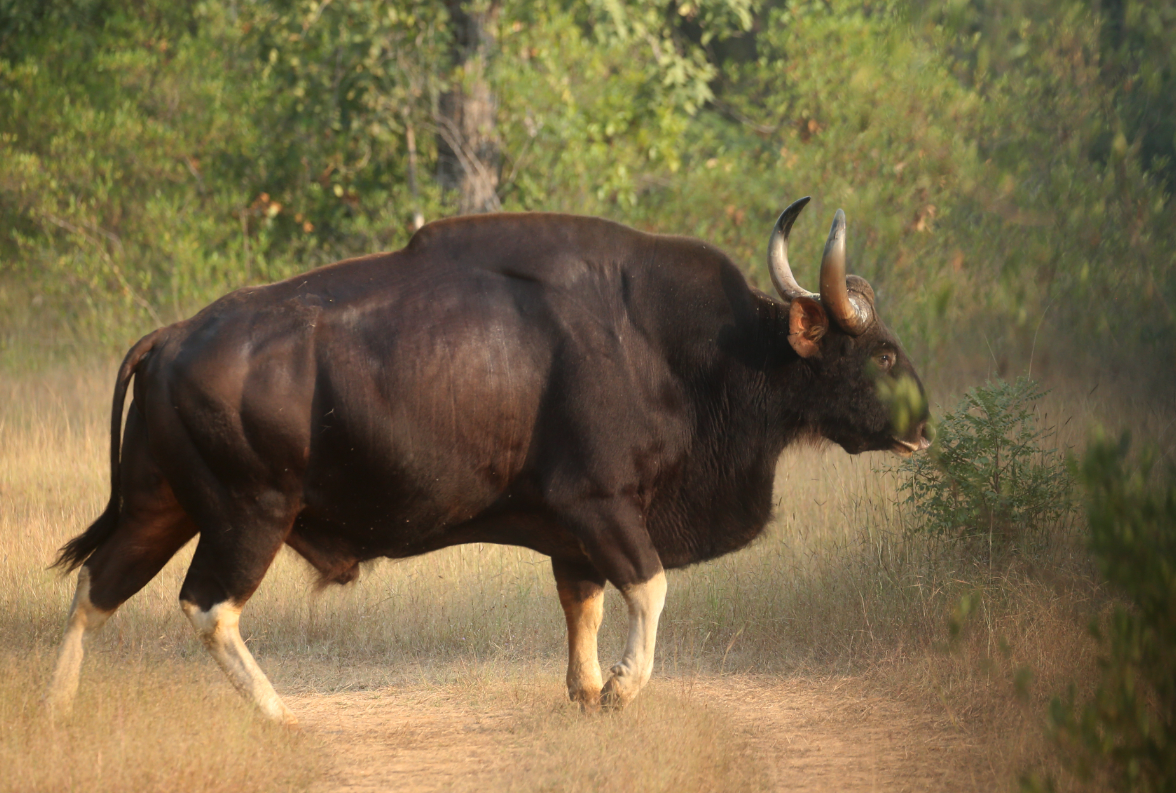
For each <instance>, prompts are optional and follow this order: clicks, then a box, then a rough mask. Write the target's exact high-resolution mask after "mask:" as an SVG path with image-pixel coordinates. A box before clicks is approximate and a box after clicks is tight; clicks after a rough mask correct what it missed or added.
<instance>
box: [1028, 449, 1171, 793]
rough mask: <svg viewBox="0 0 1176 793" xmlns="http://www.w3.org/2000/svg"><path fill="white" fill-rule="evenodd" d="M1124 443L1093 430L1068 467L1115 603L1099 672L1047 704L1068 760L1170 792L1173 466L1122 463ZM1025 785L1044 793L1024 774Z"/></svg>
mask: <svg viewBox="0 0 1176 793" xmlns="http://www.w3.org/2000/svg"><path fill="white" fill-rule="evenodd" d="M1128 446H1129V440H1128V437H1127V436H1126V435H1124V436H1123V438H1122V439H1121V440H1120V441H1119V442H1118V443H1116V442H1114V441H1111V440H1108V439H1106V438H1101V437H1096V438H1095V439H1094V440H1093V441H1092V442H1091V444H1090V446H1089V448H1088V449H1087V452H1086V455H1085V456H1084V457H1083V458H1082V460H1081V463H1080V464H1078V465H1076V466H1075V468H1076V471H1077V474H1078V478H1079V481H1080V482H1081V484H1082V486H1083V489H1084V490H1085V496H1086V511H1087V517H1088V520H1089V524H1090V536H1089V542H1090V549H1091V551H1092V552H1093V554H1094V556H1095V558H1096V560H1097V561H1098V565H1099V568H1100V569H1101V571H1102V574H1103V576H1104V577H1105V578H1106V580H1107V582H1108V583H1109V584H1110V585H1111V587H1113V589H1114V590H1115V592H1116V594H1118V595H1119V596H1120V597H1121V601H1120V602H1119V604H1118V605H1116V606H1115V608H1114V611H1113V613H1112V614H1111V615H1110V616H1109V618H1108V619H1106V620H1105V621H1103V622H1102V624H1098V623H1096V624H1094V625H1092V626H1091V632H1092V633H1093V634H1094V636H1095V639H1096V640H1097V641H1098V642H1099V646H1100V648H1101V653H1100V655H1101V657H1100V659H1099V666H1100V668H1101V676H1100V679H1099V682H1098V685H1097V687H1096V689H1095V691H1094V693H1093V694H1092V695H1091V696H1090V697H1089V698H1088V699H1085V700H1084V701H1083V702H1081V703H1079V702H1078V700H1079V697H1078V696H1077V695H1076V693H1075V689H1074V687H1072V686H1071V688H1070V691H1069V692H1068V693H1067V694H1066V695H1065V696H1064V697H1058V698H1055V699H1054V700H1053V702H1052V703H1051V705H1050V714H1049V716H1050V726H1051V730H1052V732H1053V735H1054V738H1055V739H1056V740H1057V742H1058V743H1059V745H1060V746H1061V747H1062V749H1063V752H1064V759H1065V762H1066V765H1067V767H1068V768H1069V769H1070V770H1071V771H1072V772H1073V773H1075V775H1076V776H1077V777H1078V778H1079V779H1081V780H1084V781H1095V782H1097V783H1106V782H1110V784H1111V785H1112V786H1113V787H1114V788H1115V789H1118V790H1129V791H1148V792H1149V793H1150V792H1151V791H1173V790H1176V470H1173V469H1171V468H1169V469H1168V470H1167V471H1166V472H1165V473H1164V475H1162V476H1154V477H1153V468H1154V462H1155V457H1154V454H1152V453H1147V454H1144V455H1143V459H1142V460H1141V461H1140V462H1139V463H1138V464H1131V463H1129V462H1128V461H1127V452H1128ZM1023 788H1024V789H1025V790H1051V789H1052V788H1053V781H1052V780H1049V779H1044V780H1043V779H1032V778H1031V779H1026V780H1025V782H1024V784H1023Z"/></svg>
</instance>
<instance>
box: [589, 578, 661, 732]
mask: <svg viewBox="0 0 1176 793" xmlns="http://www.w3.org/2000/svg"><path fill="white" fill-rule="evenodd" d="M621 594H622V595H624V597H625V602H626V603H628V605H629V640H628V641H627V642H626V643H625V654H624V655H623V656H621V662H620V663H618V664H617V665H616V666H614V667H613V668H612V670H611V671H612V677H610V678H609V680H608V683H606V684H605V686H604V690H603V691H601V694H600V702H601V704H602V705H603V706H604V708H605V709H606V710H612V709H616V708H623V707H624V706H625V705H628V704H629V702H630V701H632V699H633V697H635V696H637V692H638V691H640V690H641V688H642V686H644V685H645V684H646V683H648V682H649V677H650V675H652V674H653V651H654V646H655V645H656V644H657V621H658V618H659V617H660V616H661V612H662V607H663V606H664V605H665V603H666V574H665V572H663V571H661V570H658V572H657V574H656V575H654V576H653V577H652V578H650V579H649V580H648V581H643V582H641V583H638V584H630V585H628V586H624V587H622V588H621Z"/></svg>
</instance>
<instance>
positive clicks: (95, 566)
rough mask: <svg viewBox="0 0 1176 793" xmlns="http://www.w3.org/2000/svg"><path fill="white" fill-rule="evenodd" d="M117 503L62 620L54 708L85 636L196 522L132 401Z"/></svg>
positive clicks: (70, 696) (63, 706) (70, 687)
mask: <svg viewBox="0 0 1176 793" xmlns="http://www.w3.org/2000/svg"><path fill="white" fill-rule="evenodd" d="M126 439H127V440H126V443H125V445H124V452H123V458H122V463H121V470H122V483H123V487H122V507H121V509H120V510H119V513H118V518H117V523H116V527H115V530H114V531H113V532H112V533H111V535H110V537H109V538H108V539H106V540H105V541H104V542H103V543H102V545H100V546H99V547H98V549H97V550H95V551H94V553H93V554H92V555H91V556H90V557H89V558H88V559H87V560H86V561H85V563H84V564H83V565H82V568H81V570H80V571H79V572H78V583H77V589H76V591H75V592H74V598H73V604H72V605H71V606H70V610H69V617H68V618H67V620H66V627H65V636H64V638H63V639H62V642H61V650H60V652H59V653H58V656H57V664H56V666H55V667H54V670H53V678H52V681H51V682H50V684H49V692H48V694H47V695H46V698H45V702H46V704H47V705H48V707H49V709H50V710H51V711H52V712H54V713H57V714H60V715H65V714H68V713H69V711H70V710H71V708H72V706H73V700H74V696H75V695H76V694H77V690H78V678H79V676H80V674H81V668H82V655H83V645H84V642H85V639H86V638H87V637H89V636H91V635H92V634H93V633H94V632H95V631H97V630H98V629H99V628H101V627H102V625H103V623H105V622H106V620H107V618H108V617H110V615H111V614H113V613H114V612H115V610H116V609H118V607H119V606H120V605H122V604H123V602H124V601H126V600H127V599H128V598H130V597H131V596H132V595H134V594H135V593H136V592H138V591H139V590H140V589H142V588H143V587H144V586H146V584H147V582H149V581H150V580H151V579H152V578H154V577H155V575H156V574H157V573H158V572H159V571H160V570H161V569H162V568H163V566H164V565H165V564H167V562H168V560H169V559H171V558H172V556H174V555H175V553H176V551H178V550H179V549H180V548H182V547H183V545H184V543H186V542H188V540H190V539H192V537H193V535H195V533H196V527H195V525H194V524H193V523H192V521H191V520H190V519H189V518H188V516H187V514H185V513H184V511H183V510H182V509H181V508H180V505H179V504H178V503H177V502H176V499H175V496H174V495H173V493H172V491H171V488H170V487H169V486H168V484H167V482H166V481H165V480H164V479H163V476H162V475H161V474H160V472H159V470H158V468H156V467H155V465H154V463H153V462H152V460H151V459H150V456H149V455H148V453H147V447H146V442H145V438H144V437H143V434H142V423H141V422H140V421H139V418H138V413H137V412H136V411H135V410H134V408H133V407H132V409H131V411H130V413H129V414H128V418H127V433H126Z"/></svg>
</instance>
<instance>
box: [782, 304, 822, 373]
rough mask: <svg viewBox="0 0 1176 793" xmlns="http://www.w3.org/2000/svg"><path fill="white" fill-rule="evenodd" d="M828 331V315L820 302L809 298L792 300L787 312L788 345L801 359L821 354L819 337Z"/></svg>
mask: <svg viewBox="0 0 1176 793" xmlns="http://www.w3.org/2000/svg"><path fill="white" fill-rule="evenodd" d="M827 330H829V315H828V314H826V313H825V308H824V307H823V306H822V305H821V303H820V301H818V300H813V299H812V298H811V297H794V298H792V307H791V308H790V309H789V310H788V343H789V344H791V345H792V349H794V350H796V354H797V355H799V356H800V357H801V358H811V357H813V356H815V355H820V354H821V345H820V341H821V337H822V336H824V335H825V331H827Z"/></svg>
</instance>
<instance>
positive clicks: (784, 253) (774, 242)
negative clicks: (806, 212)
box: [768, 196, 812, 300]
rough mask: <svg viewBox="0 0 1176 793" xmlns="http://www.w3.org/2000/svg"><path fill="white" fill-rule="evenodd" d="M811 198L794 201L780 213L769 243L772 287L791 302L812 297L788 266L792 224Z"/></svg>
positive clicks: (769, 269) (769, 266) (769, 270)
mask: <svg viewBox="0 0 1176 793" xmlns="http://www.w3.org/2000/svg"><path fill="white" fill-rule="evenodd" d="M810 198H811V196H805V197H804V198H801V199H798V200H796V201H793V202H792V203H791V204H789V206H788V208H787V209H785V210H784V211H783V212H781V213H780V217H779V219H777V220H776V225H775V226H774V227H772V238H771V240H769V241H768V272H769V273H771V275H772V286H774V287H776V291H777V292H779V293H780V297H782V298H784V299H785V300H791V299H792V298H794V297H800V296H804V297H811V296H812V292H810V291H808V290H807V289H804V288H802V287H801V285H800V284H798V283H796V278H794V277H793V275H792V268H791V267H790V266H789V264H788V233H789V232H790V231H792V224H793V223H795V222H796V217H797V215H799V214H800V210H802V209H804V205H805V204H807V203H808V202H809V200H810Z"/></svg>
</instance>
